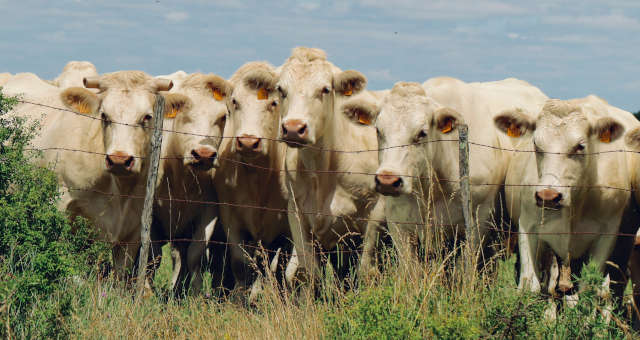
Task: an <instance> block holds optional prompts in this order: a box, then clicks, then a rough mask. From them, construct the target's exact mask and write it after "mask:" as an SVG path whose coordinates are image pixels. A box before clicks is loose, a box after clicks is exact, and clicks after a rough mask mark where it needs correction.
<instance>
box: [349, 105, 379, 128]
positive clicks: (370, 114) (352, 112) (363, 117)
mask: <svg viewBox="0 0 640 340" xmlns="http://www.w3.org/2000/svg"><path fill="white" fill-rule="evenodd" d="M379 112H380V108H379V107H378V106H377V105H375V104H374V103H371V102H369V101H365V100H362V99H352V100H349V101H347V102H345V103H344V104H343V105H342V113H343V114H344V115H345V116H346V117H347V118H348V119H349V120H350V121H351V122H353V123H356V124H359V125H374V124H375V121H376V118H378V113H379Z"/></svg>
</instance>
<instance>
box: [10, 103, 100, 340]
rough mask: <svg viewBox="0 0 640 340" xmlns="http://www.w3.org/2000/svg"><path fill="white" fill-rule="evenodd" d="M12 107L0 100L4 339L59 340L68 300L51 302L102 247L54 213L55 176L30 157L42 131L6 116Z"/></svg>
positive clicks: (84, 227) (80, 225)
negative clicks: (31, 145) (30, 148)
mask: <svg viewBox="0 0 640 340" xmlns="http://www.w3.org/2000/svg"><path fill="white" fill-rule="evenodd" d="M15 104H16V100H15V99H14V98H6V97H4V96H3V95H2V94H1V93H0V230H1V231H2V232H1V233H0V318H1V319H2V320H3V323H4V324H5V327H0V337H2V338H6V337H8V336H9V335H10V334H9V333H11V334H12V335H18V336H19V337H27V338H32V337H48V338H49V337H60V336H64V335H65V333H64V327H62V321H63V320H64V319H65V318H66V317H67V316H69V315H70V312H71V310H70V305H71V297H70V296H68V295H67V296H65V295H64V294H62V295H60V299H57V300H55V301H54V300H53V299H49V297H50V296H52V295H55V294H56V290H57V289H58V288H59V287H60V284H61V283H62V281H63V280H65V279H67V278H70V277H72V276H74V275H86V274H87V273H88V272H89V271H91V268H90V267H89V265H88V264H89V263H95V262H96V258H97V257H98V256H101V254H103V252H102V250H101V249H102V248H103V246H102V245H100V244H98V243H93V242H90V239H92V238H93V234H92V229H91V228H89V226H88V225H87V223H85V222H84V221H81V220H79V221H76V223H73V224H72V223H70V222H69V220H68V218H67V216H66V215H65V214H64V213H63V212H60V211H59V210H58V209H57V208H56V203H57V200H58V199H59V196H60V194H59V188H58V182H57V178H56V176H55V174H54V173H53V172H51V171H50V170H48V169H45V168H41V167H37V166H35V165H33V164H32V163H31V162H29V160H30V157H37V156H38V155H37V154H36V153H33V152H25V149H26V148H27V147H28V143H29V141H30V140H31V138H32V137H33V136H34V134H35V133H37V126H35V125H28V124H26V123H25V120H24V119H22V118H19V117H11V116H7V112H8V111H10V109H11V108H12V107H13V106H14V105H15ZM4 320H6V321H4Z"/></svg>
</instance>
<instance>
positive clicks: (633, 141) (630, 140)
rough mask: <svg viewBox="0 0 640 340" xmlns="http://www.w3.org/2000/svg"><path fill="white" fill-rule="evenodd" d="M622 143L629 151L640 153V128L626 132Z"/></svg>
mask: <svg viewBox="0 0 640 340" xmlns="http://www.w3.org/2000/svg"><path fill="white" fill-rule="evenodd" d="M624 142H625V143H626V144H627V146H628V147H630V148H631V149H633V150H636V151H640V127H637V128H635V129H632V130H630V131H628V132H627V134H626V135H625V136H624Z"/></svg>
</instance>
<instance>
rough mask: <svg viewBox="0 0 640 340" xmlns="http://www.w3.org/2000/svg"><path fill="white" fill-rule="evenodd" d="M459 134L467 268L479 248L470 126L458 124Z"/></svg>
mask: <svg viewBox="0 0 640 340" xmlns="http://www.w3.org/2000/svg"><path fill="white" fill-rule="evenodd" d="M458 136H459V138H460V142H459V151H460V156H459V159H460V164H459V171H460V191H461V193H460V196H461V199H462V215H463V217H464V231H465V235H466V238H467V255H466V256H465V263H466V264H467V268H468V269H469V268H471V266H473V264H474V263H475V261H473V258H474V256H475V253H476V251H477V250H478V249H477V240H476V233H475V232H476V230H475V228H474V221H473V215H472V211H473V207H472V205H471V186H470V183H469V127H468V126H467V125H466V124H462V125H459V126H458Z"/></svg>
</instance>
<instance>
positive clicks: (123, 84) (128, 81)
mask: <svg viewBox="0 0 640 340" xmlns="http://www.w3.org/2000/svg"><path fill="white" fill-rule="evenodd" d="M151 81H153V77H151V76H150V75H148V74H146V73H145V72H142V71H119V72H113V73H106V74H104V75H102V76H101V77H100V85H101V86H100V87H105V88H125V89H131V88H135V87H144V86H147V85H149V84H150V82H151Z"/></svg>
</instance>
